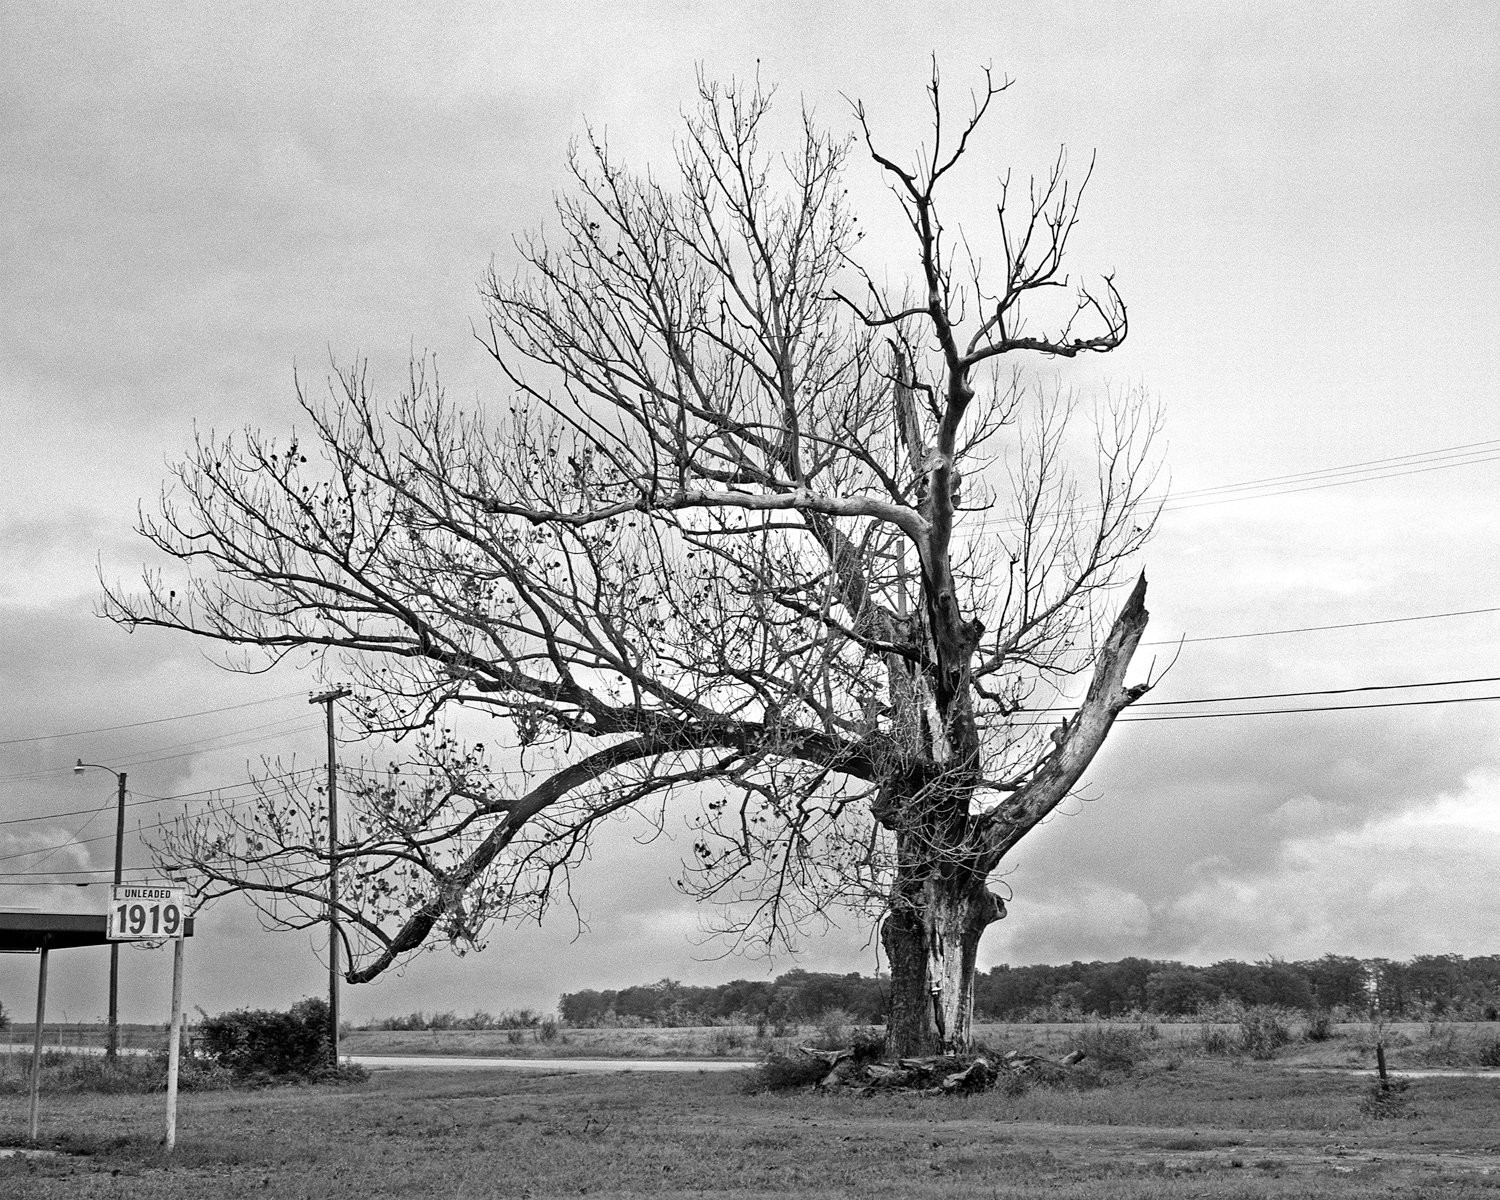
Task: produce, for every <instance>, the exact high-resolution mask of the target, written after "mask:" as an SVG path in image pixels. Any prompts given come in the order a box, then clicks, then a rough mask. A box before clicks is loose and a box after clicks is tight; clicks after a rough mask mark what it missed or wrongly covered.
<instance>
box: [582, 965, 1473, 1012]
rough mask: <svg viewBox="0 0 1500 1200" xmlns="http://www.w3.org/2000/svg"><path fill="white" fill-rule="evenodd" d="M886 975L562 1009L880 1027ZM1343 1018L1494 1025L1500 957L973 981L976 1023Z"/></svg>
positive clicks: (594, 996) (797, 980) (746, 985)
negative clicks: (1261, 1015) (1300, 1015)
mask: <svg viewBox="0 0 1500 1200" xmlns="http://www.w3.org/2000/svg"><path fill="white" fill-rule="evenodd" d="M889 986H890V985H889V981H888V980H887V979H886V978H884V977H883V976H879V975H877V976H869V975H860V974H858V973H850V974H847V975H839V974H831V973H823V972H816V971H802V970H796V971H788V972H786V973H785V974H783V975H778V976H777V977H776V978H775V979H774V980H748V979H737V980H734V981H733V982H730V983H724V984H719V985H717V986H707V987H694V986H691V985H688V984H684V983H680V982H678V981H676V980H672V979H663V980H660V981H658V982H656V983H647V984H638V985H636V986H633V987H626V988H620V989H618V990H615V989H605V990H595V989H586V990H584V991H580V992H569V993H566V994H564V995H563V996H562V998H561V999H560V1000H559V1001H558V1011H559V1013H560V1014H561V1016H562V1018H563V1020H564V1021H565V1022H567V1023H568V1024H569V1025H573V1026H584V1027H587V1026H600V1025H612V1024H622V1025H633V1024H642V1025H662V1026H682V1025H706V1024H715V1023H721V1022H725V1021H743V1022H745V1023H780V1022H799V1021H816V1020H819V1019H821V1018H822V1017H824V1016H825V1015H826V1014H829V1013H833V1012H842V1013H845V1014H848V1016H849V1017H850V1018H852V1019H854V1020H856V1021H860V1022H864V1023H868V1024H879V1023H880V1022H882V1021H883V1020H884V1019H885V1014H886V1006H887V1003H888V997H889ZM1236 1004H1238V1005H1243V1006H1254V1005H1274V1006H1277V1007H1280V1008H1288V1009H1302V1010H1305V1011H1308V1012H1316V1011H1329V1012H1340V1013H1342V1014H1344V1015H1347V1016H1349V1017H1351V1018H1354V1019H1359V1018H1363V1017H1365V1016H1367V1015H1369V1014H1371V1013H1372V1012H1373V1013H1378V1014H1380V1015H1383V1016H1386V1017H1390V1018H1393V1019H1398V1020H1401V1019H1404V1020H1422V1019H1430V1018H1448V1019H1453V1020H1491V1021H1493V1020H1496V1019H1497V1018H1500V955H1485V956H1481V957H1477V958H1465V957H1463V956H1462V955H1457V954H1427V955H1419V956H1417V957H1415V958H1412V959H1410V960H1409V961H1406V962H1393V961H1391V960H1389V959H1381V958H1377V959H1361V958H1353V957H1349V956H1345V955H1337V954H1327V955H1324V956H1323V957H1322V958H1318V959H1310V960H1307V961H1304V962H1283V961H1280V960H1278V959H1267V960H1265V961H1263V962H1255V963H1246V962H1239V961H1236V960H1234V959H1228V960H1225V961H1223V962H1218V963H1214V964H1213V965H1212V966H1204V967H1200V966H1192V965H1189V964H1186V963H1180V962H1165V961H1157V960H1152V959H1144V958H1123V959H1120V960H1119V961H1117V962H1087V963H1085V962H1073V963H1068V964H1066V965H1062V966H1021V967H1014V966H998V967H994V968H991V970H990V971H988V972H987V973H983V974H980V975H978V977H977V978H976V980H975V996H974V1007H975V1014H976V1017H977V1018H978V1019H980V1020H990V1021H1028V1020H1030V1021H1070V1020H1072V1021H1078V1020H1090V1019H1105V1018H1110V1017H1124V1016H1130V1015H1134V1014H1141V1015H1146V1016H1155V1017H1193V1016H1201V1015H1205V1014H1211V1013H1212V1012H1213V1010H1214V1009H1215V1008H1217V1007H1221V1006H1225V1005H1236Z"/></svg>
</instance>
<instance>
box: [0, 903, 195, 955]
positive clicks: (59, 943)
mask: <svg viewBox="0 0 1500 1200" xmlns="http://www.w3.org/2000/svg"><path fill="white" fill-rule="evenodd" d="M183 924H184V928H183V933H184V934H185V935H186V936H188V937H192V936H193V918H192V917H188V918H187V919H186V921H184V923H183ZM108 927H109V918H108V917H107V916H105V915H104V914H103V913H57V912H18V911H14V910H0V954H35V953H36V952H37V951H39V950H64V949H68V948H70V947H73V946H107V945H109V938H108V937H107V936H106V934H107V932H108Z"/></svg>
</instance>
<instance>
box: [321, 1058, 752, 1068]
mask: <svg viewBox="0 0 1500 1200" xmlns="http://www.w3.org/2000/svg"><path fill="white" fill-rule="evenodd" d="M345 1057H346V1058H349V1059H351V1060H352V1061H354V1062H356V1063H358V1064H359V1065H360V1066H362V1067H368V1068H369V1069H370V1070H372V1071H380V1070H389V1069H395V1068H402V1069H406V1070H419V1071H464V1070H481V1071H620V1072H632V1071H640V1072H647V1071H743V1070H745V1069H746V1068H748V1067H753V1066H755V1064H754V1063H753V1062H740V1061H735V1060H727V1061H726V1060H725V1059H714V1060H712V1061H703V1060H700V1059H680V1058H460V1057H458V1056H456V1055H449V1054H431V1055H426V1054H350V1055H346V1056H345Z"/></svg>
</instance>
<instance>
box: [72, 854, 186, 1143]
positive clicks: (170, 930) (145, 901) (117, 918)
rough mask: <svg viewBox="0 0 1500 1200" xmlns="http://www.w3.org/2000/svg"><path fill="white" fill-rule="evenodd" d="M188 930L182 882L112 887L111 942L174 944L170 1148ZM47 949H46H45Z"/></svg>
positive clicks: (169, 1063) (174, 1133) (174, 1128)
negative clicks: (184, 949)
mask: <svg viewBox="0 0 1500 1200" xmlns="http://www.w3.org/2000/svg"><path fill="white" fill-rule="evenodd" d="M186 933H187V888H185V887H183V886H182V885H181V884H155V883H124V884H121V885H120V886H118V887H115V888H112V889H110V897H109V924H108V929H107V931H106V936H107V937H108V938H109V940H110V941H112V942H160V941H162V940H164V939H165V940H168V941H171V942H172V943H173V945H172V1024H171V1025H170V1026H169V1028H170V1030H171V1032H170V1033H169V1034H168V1035H167V1149H168V1150H169V1151H170V1150H171V1149H172V1148H173V1147H174V1146H176V1145H177V1068H178V1063H179V1060H180V1056H181V1053H182V947H183V942H184V940H185V934H186ZM44 953H45V952H44Z"/></svg>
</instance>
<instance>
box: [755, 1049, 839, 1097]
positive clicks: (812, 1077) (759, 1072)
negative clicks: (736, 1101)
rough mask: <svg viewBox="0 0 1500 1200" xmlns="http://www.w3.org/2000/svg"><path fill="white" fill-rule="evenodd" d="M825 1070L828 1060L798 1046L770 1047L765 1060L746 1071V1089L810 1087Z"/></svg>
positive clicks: (786, 1089)
mask: <svg viewBox="0 0 1500 1200" xmlns="http://www.w3.org/2000/svg"><path fill="white" fill-rule="evenodd" d="M827 1074H828V1064H827V1063H826V1062H824V1061H823V1060H822V1059H820V1058H814V1057H813V1056H812V1055H810V1054H803V1053H802V1052H801V1051H800V1050H792V1051H789V1052H787V1051H781V1050H773V1051H772V1052H771V1053H770V1054H768V1055H766V1057H765V1061H763V1062H762V1063H761V1064H760V1065H759V1066H757V1067H755V1068H753V1069H752V1070H749V1071H746V1072H745V1084H744V1087H745V1090H746V1091H747V1092H786V1091H791V1090H792V1089H793V1088H805V1087H811V1086H812V1085H813V1084H815V1083H817V1082H818V1080H820V1079H822V1078H823V1076H825V1075H827Z"/></svg>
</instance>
